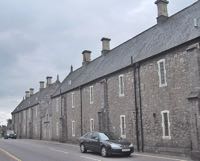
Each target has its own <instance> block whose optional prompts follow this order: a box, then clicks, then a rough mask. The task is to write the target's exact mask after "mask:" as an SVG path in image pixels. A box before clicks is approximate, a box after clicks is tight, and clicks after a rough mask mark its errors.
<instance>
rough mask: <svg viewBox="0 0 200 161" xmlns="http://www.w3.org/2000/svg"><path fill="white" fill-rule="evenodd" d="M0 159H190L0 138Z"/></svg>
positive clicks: (143, 160)
mask: <svg viewBox="0 0 200 161" xmlns="http://www.w3.org/2000/svg"><path fill="white" fill-rule="evenodd" d="M0 161H191V160H190V159H189V158H184V157H175V156H168V155H157V154H148V153H133V154H132V155H131V156H130V157H119V156H112V157H107V158H103V157H102V156H100V155H99V154H96V153H93V152H88V153H81V152H80V150H79V146H78V145H74V144H66V143H58V142H52V141H40V140H29V139H16V140H12V139H8V140H4V139H0Z"/></svg>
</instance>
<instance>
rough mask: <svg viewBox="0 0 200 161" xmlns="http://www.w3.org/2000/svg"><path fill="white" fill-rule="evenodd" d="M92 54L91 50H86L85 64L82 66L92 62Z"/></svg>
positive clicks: (84, 54)
mask: <svg viewBox="0 0 200 161" xmlns="http://www.w3.org/2000/svg"><path fill="white" fill-rule="evenodd" d="M91 53H92V52H91V51H89V50H84V51H83V52H82V54H83V63H82V65H85V64H88V63H89V62H90V61H91Z"/></svg>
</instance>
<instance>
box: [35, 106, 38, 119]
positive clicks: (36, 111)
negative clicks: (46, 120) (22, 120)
mask: <svg viewBox="0 0 200 161" xmlns="http://www.w3.org/2000/svg"><path fill="white" fill-rule="evenodd" d="M37 115H38V106H36V107H35V116H36V117H37Z"/></svg>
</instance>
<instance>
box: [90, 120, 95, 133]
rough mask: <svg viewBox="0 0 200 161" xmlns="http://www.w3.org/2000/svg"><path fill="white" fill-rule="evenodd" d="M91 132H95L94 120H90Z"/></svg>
mask: <svg viewBox="0 0 200 161" xmlns="http://www.w3.org/2000/svg"><path fill="white" fill-rule="evenodd" d="M90 131H91V132H92V131H94V119H90Z"/></svg>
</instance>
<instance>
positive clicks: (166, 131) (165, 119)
mask: <svg viewBox="0 0 200 161" xmlns="http://www.w3.org/2000/svg"><path fill="white" fill-rule="evenodd" d="M161 115H162V131H163V139H171V135H170V122H169V111H167V110H166V111H162V112H161Z"/></svg>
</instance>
